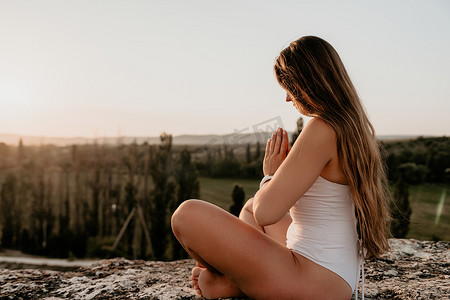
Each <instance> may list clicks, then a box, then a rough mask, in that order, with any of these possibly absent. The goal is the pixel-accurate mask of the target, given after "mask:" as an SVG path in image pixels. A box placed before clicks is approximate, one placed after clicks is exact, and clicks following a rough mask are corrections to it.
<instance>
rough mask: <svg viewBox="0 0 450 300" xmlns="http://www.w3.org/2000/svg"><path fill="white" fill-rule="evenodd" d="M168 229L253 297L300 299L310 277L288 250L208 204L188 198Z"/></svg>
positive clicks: (306, 289) (187, 247) (307, 287)
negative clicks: (171, 229) (305, 274)
mask: <svg viewBox="0 0 450 300" xmlns="http://www.w3.org/2000/svg"><path fill="white" fill-rule="evenodd" d="M172 228H173V231H174V233H175V235H176V236H177V238H178V240H179V241H180V243H181V244H182V245H183V246H184V247H185V248H186V249H187V250H188V251H190V252H191V253H195V255H196V256H198V257H199V258H201V259H202V260H204V261H205V262H207V263H208V265H210V266H212V267H213V268H215V269H216V270H218V271H219V272H220V273H222V274H224V275H225V276H227V277H228V278H229V279H230V280H231V281H233V282H234V283H235V284H236V285H237V286H238V287H239V288H240V289H241V290H242V291H243V292H244V293H245V294H246V295H248V296H249V297H252V298H257V299H300V298H302V297H301V294H305V293H306V294H308V291H311V284H310V282H311V278H313V277H314V276H304V273H305V272H304V271H303V270H302V263H301V262H300V261H299V259H298V257H297V256H296V255H294V254H293V253H292V252H291V251H290V250H289V249H288V248H286V247H285V246H283V245H282V244H280V243H278V242H276V241H275V240H274V239H272V238H269V237H268V236H267V235H266V234H264V233H263V232H261V231H259V230H257V229H256V228H254V227H253V226H252V225H250V224H248V223H246V222H244V221H242V220H240V219H238V218H236V217H235V216H233V215H231V214H229V213H228V212H226V211H224V210H222V209H221V208H219V207H217V206H214V205H212V204H210V203H207V202H203V201H199V200H189V201H186V202H184V203H183V204H182V205H181V206H180V207H179V208H178V209H177V211H176V212H175V213H174V215H173V217H172Z"/></svg>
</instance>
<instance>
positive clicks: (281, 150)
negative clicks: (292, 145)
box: [263, 128, 289, 175]
mask: <svg viewBox="0 0 450 300" xmlns="http://www.w3.org/2000/svg"><path fill="white" fill-rule="evenodd" d="M288 153H289V137H288V133H287V131H286V130H283V129H281V128H278V129H277V130H276V131H275V132H274V133H273V134H272V137H271V138H270V139H269V140H268V141H267V145H266V154H265V155H264V162H263V173H264V175H273V174H275V171H276V170H277V169H278V167H279V166H280V165H281V163H282V162H283V161H284V159H285V158H286V156H287V154H288Z"/></svg>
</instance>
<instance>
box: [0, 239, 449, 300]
mask: <svg viewBox="0 0 450 300" xmlns="http://www.w3.org/2000/svg"><path fill="white" fill-rule="evenodd" d="M390 243H391V248H392V249H391V251H390V252H389V253H386V254H385V255H384V256H383V257H382V258H380V259H377V260H373V261H366V264H365V297H366V299H449V298H450V271H449V266H450V250H449V246H450V242H425V241H416V240H399V239H393V240H391V241H390ZM193 266H194V262H193V261H192V260H180V261H175V262H149V261H141V260H136V261H130V260H125V259H123V258H116V259H110V260H102V261H100V262H98V263H95V264H93V265H91V266H90V267H83V268H79V269H77V270H75V271H70V272H57V271H48V270H36V269H23V270H10V269H0V299H47V300H54V299H163V300H166V299H167V300H168V299H200V297H198V296H196V295H195V291H194V290H193V289H192V288H191V287H190V284H189V281H190V280H189V277H190V270H191V268H192V267H193ZM360 292H361V285H360Z"/></svg>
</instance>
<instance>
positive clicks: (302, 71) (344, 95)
mask: <svg viewBox="0 0 450 300" xmlns="http://www.w3.org/2000/svg"><path fill="white" fill-rule="evenodd" d="M274 70H275V75H276V77H277V80H278V82H279V84H280V85H281V86H282V87H283V88H284V89H285V90H286V91H287V92H288V93H290V94H291V95H292V97H293V101H297V103H298V104H300V105H299V106H300V108H301V112H302V114H305V115H307V116H311V117H318V118H320V119H322V120H324V121H325V122H327V123H328V124H329V125H331V126H332V127H333V129H334V131H335V132H336V139H337V140H336V142H337V151H338V157H339V162H340V165H341V167H342V169H343V172H344V174H345V176H346V177H347V179H348V181H349V188H350V191H351V194H352V197H353V201H354V204H355V216H356V218H357V221H358V231H359V235H360V238H362V242H363V246H364V248H366V249H367V256H368V257H378V256H379V255H380V254H382V253H383V252H385V251H386V250H387V249H388V248H389V243H388V239H387V224H388V219H389V212H388V203H387V202H388V198H389V190H388V185H387V179H386V174H385V169H384V166H383V162H382V159H381V154H380V150H379V146H378V143H377V141H376V138H375V131H374V128H373V126H372V124H371V123H370V121H369V119H368V118H367V115H366V112H365V111H364V108H363V106H362V104H361V101H360V99H359V96H358V94H357V92H356V90H355V87H354V86H353V84H352V82H351V80H350V77H349V76H348V74H347V71H346V70H345V67H344V64H343V63H342V61H341V59H340V57H339V55H338V54H337V52H336V50H334V48H333V47H332V46H331V45H330V44H329V43H327V42H326V41H324V40H323V39H321V38H318V37H315V36H305V37H302V38H300V39H298V40H296V41H294V42H292V43H291V44H290V45H289V46H288V47H287V48H286V49H284V50H283V51H281V53H280V56H279V57H278V58H277V60H276V63H275V66H274Z"/></svg>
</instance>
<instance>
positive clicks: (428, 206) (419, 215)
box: [407, 184, 450, 241]
mask: <svg viewBox="0 0 450 300" xmlns="http://www.w3.org/2000/svg"><path fill="white" fill-rule="evenodd" d="M444 188H445V189H446V190H447V193H446V197H445V201H444V206H443V208H442V214H441V218H440V221H439V223H438V224H437V225H435V224H434V221H435V218H436V213H437V209H438V205H439V201H440V199H441V195H442V191H443V190H444ZM409 203H410V205H411V209H412V214H411V223H410V225H409V232H408V235H407V237H408V238H413V239H419V240H436V239H440V240H447V241H448V240H450V208H449V204H450V186H449V185H437V184H423V185H419V186H411V187H410V188H409Z"/></svg>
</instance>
